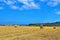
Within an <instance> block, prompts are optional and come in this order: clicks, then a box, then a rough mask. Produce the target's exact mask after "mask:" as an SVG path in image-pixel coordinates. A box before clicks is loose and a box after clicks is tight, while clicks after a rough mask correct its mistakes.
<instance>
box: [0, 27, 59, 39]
mask: <svg viewBox="0 0 60 40" xmlns="http://www.w3.org/2000/svg"><path fill="white" fill-rule="evenodd" d="M0 40H60V27H56V29H53V26H52V27H48V26H45V27H44V28H43V29H40V27H37V26H35V27H34V26H17V27H16V28H15V27H14V26H0Z"/></svg>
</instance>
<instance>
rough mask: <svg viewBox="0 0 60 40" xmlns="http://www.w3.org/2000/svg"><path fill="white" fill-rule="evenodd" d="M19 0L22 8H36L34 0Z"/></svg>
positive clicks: (37, 6)
mask: <svg viewBox="0 0 60 40" xmlns="http://www.w3.org/2000/svg"><path fill="white" fill-rule="evenodd" d="M18 1H19V2H21V3H23V4H24V5H23V6H22V7H23V8H24V9H38V8H39V5H37V4H36V3H35V2H34V0H18Z"/></svg>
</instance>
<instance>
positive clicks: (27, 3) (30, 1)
mask: <svg viewBox="0 0 60 40" xmlns="http://www.w3.org/2000/svg"><path fill="white" fill-rule="evenodd" d="M34 1H35V0H0V2H4V3H5V4H6V5H8V6H9V7H10V8H11V9H19V10H20V9H40V6H39V5H38V4H36V3H35V2H34ZM18 2H20V3H22V4H23V5H22V6H18V5H15V4H16V3H18ZM14 5H15V6H14Z"/></svg>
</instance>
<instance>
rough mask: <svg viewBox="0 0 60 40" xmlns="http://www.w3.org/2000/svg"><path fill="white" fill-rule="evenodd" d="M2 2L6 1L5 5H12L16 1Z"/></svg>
mask: <svg viewBox="0 0 60 40" xmlns="http://www.w3.org/2000/svg"><path fill="white" fill-rule="evenodd" d="M3 2H4V3H6V4H7V5H13V4H15V3H16V1H15V0H4V1H3Z"/></svg>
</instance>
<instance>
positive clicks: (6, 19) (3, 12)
mask: <svg viewBox="0 0 60 40" xmlns="http://www.w3.org/2000/svg"><path fill="white" fill-rule="evenodd" d="M56 21H60V0H0V24H28V23H45V22H56Z"/></svg>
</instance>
